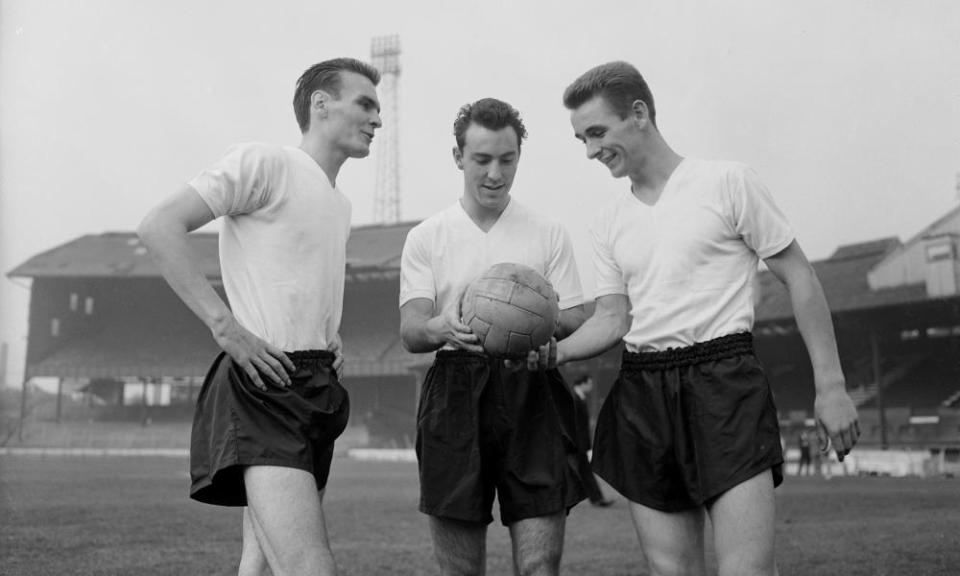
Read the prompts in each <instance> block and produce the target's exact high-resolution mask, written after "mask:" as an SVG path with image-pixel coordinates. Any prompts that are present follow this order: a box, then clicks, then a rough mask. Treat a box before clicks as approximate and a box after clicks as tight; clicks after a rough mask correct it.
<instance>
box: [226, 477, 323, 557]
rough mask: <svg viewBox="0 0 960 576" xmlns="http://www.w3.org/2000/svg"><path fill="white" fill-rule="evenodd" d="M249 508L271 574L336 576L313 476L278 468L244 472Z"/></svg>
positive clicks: (319, 496) (319, 494)
mask: <svg viewBox="0 0 960 576" xmlns="http://www.w3.org/2000/svg"><path fill="white" fill-rule="evenodd" d="M243 479H244V483H245V484H246V488H247V510H248V513H249V515H250V520H251V524H252V526H253V529H254V533H255V534H256V539H257V542H258V543H259V544H260V549H261V550H262V552H263V555H264V556H265V557H266V559H267V564H268V565H269V566H270V569H271V570H272V571H273V575H274V576H301V575H302V576H308V575H309V576H317V575H322V576H332V575H335V574H336V573H337V569H336V564H335V563H334V561H333V554H332V553H331V551H330V542H329V539H328V537H327V528H326V525H325V523H324V518H323V508H322V507H321V497H322V493H321V492H318V491H317V484H316V481H315V480H314V478H313V475H312V474H310V473H309V472H306V471H305V470H299V469H297V468H287V467H282V466H250V467H248V468H247V469H246V470H245V471H244V475H243Z"/></svg>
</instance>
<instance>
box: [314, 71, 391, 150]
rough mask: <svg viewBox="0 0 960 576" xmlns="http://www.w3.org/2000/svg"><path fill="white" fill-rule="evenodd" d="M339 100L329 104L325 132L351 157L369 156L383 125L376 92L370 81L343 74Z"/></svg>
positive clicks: (364, 77) (357, 76)
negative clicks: (371, 144) (375, 134)
mask: <svg viewBox="0 0 960 576" xmlns="http://www.w3.org/2000/svg"><path fill="white" fill-rule="evenodd" d="M340 79H341V86H340V97H339V98H330V99H328V100H327V101H326V104H325V108H326V111H327V115H326V117H325V118H324V121H325V123H326V127H325V128H326V131H327V133H328V134H329V135H330V137H331V140H332V142H333V144H334V145H335V146H336V147H337V148H339V149H340V150H341V151H343V153H344V154H345V155H346V156H348V157H350V158H364V157H366V156H367V155H369V154H370V143H371V142H372V141H373V136H374V132H375V131H376V129H377V128H380V126H382V125H383V123H382V122H381V120H380V101H379V100H377V89H376V87H375V86H374V85H373V82H371V81H370V79H369V78H367V77H366V76H364V75H362V74H356V73H354V72H341V73H340Z"/></svg>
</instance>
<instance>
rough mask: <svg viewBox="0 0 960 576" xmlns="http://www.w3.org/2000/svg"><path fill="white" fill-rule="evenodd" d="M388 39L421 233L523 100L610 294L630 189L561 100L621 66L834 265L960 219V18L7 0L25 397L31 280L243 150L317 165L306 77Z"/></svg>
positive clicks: (564, 210)
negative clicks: (477, 147)
mask: <svg viewBox="0 0 960 576" xmlns="http://www.w3.org/2000/svg"><path fill="white" fill-rule="evenodd" d="M384 34H399V36H400V42H401V49H402V54H401V66H402V72H401V76H400V79H399V88H398V95H397V96H398V102H399V114H398V116H399V117H398V118H396V119H394V120H395V121H396V122H397V123H398V126H399V138H400V141H399V154H400V178H401V180H400V189H401V196H402V199H401V202H402V208H401V211H402V219H404V220H415V219H422V218H425V217H427V216H429V215H430V214H432V213H434V212H437V211H439V210H441V209H443V208H445V207H446V206H448V205H450V204H452V203H453V202H454V201H456V199H457V197H458V196H459V194H460V193H461V191H462V178H461V173H460V172H459V171H457V170H456V167H455V165H454V163H453V160H452V157H451V147H452V146H453V145H454V142H453V137H452V124H453V119H454V117H455V115H456V112H457V109H458V108H459V107H460V106H461V105H462V104H464V103H466V102H470V101H474V100H477V99H479V98H482V97H487V96H493V97H497V98H500V99H503V100H506V101H508V102H510V103H511V104H513V105H514V106H515V107H516V108H518V109H519V110H520V112H521V114H522V116H523V118H524V121H525V124H526V126H527V128H528V131H529V134H530V135H529V139H528V140H527V141H526V142H525V143H524V146H523V155H522V160H521V162H520V166H519V172H518V176H517V179H516V181H515V184H514V188H513V196H514V197H515V198H517V199H518V200H520V201H521V202H523V203H525V204H527V205H529V206H532V207H536V208H537V209H540V210H542V211H543V212H544V213H546V214H549V215H551V216H553V217H555V218H556V219H558V220H560V221H561V222H562V223H563V224H564V225H565V226H566V227H567V229H568V230H569V232H570V235H571V237H572V239H573V242H574V245H575V247H576V255H577V260H578V264H579V268H580V271H581V276H582V279H583V284H584V290H585V293H586V294H587V295H590V296H592V290H593V275H592V270H591V263H590V250H589V245H588V236H587V225H588V222H589V219H590V216H591V215H592V213H593V212H594V211H595V209H596V208H597V207H598V206H599V205H601V204H602V203H603V202H605V201H607V200H610V199H612V198H613V196H614V195H615V194H616V193H617V192H618V191H620V190H622V189H623V187H624V186H628V182H627V181H626V180H614V179H612V178H610V176H609V174H608V172H607V170H606V169H605V168H604V167H603V166H602V165H600V164H599V163H597V162H590V161H587V159H586V157H585V153H584V149H583V146H582V145H581V144H580V143H579V142H577V141H576V140H575V139H574V138H573V132H572V129H571V127H570V123H569V113H568V111H567V110H565V109H564V107H563V105H562V102H561V95H562V93H563V89H564V88H565V87H566V86H567V85H568V84H569V83H570V82H571V81H572V80H573V79H574V78H576V77H577V76H578V75H579V74H580V73H582V72H584V71H585V70H587V69H588V68H590V67H592V66H594V65H597V64H600V63H603V62H607V61H611V60H626V61H628V62H631V63H632V64H634V65H635V66H636V67H637V68H638V69H639V70H640V71H641V73H642V74H643V75H644V77H645V78H646V79H647V81H648V83H649V84H650V87H651V89H652V91H653V94H654V98H655V101H656V107H657V124H658V127H659V128H660V131H661V133H662V134H663V135H664V137H665V138H666V140H667V142H668V143H669V144H670V145H671V146H672V147H673V148H674V149H675V150H676V151H677V152H678V153H680V154H681V155H683V156H691V157H698V158H710V159H729V160H739V161H742V162H745V163H747V164H749V165H751V166H752V167H753V168H754V169H756V170H757V172H758V173H759V174H760V176H761V178H762V179H763V180H764V181H765V182H766V184H767V185H768V187H769V188H770V190H771V192H772V193H773V195H774V198H775V200H776V201H777V203H778V205H779V206H780V207H781V209H782V210H783V211H784V213H785V214H786V215H787V217H788V218H789V220H790V221H791V223H792V225H793V227H794V229H795V231H796V233H797V237H798V240H799V242H800V245H801V246H802V247H803V249H804V251H805V252H806V253H807V255H808V256H809V257H810V258H811V259H814V260H816V259H823V258H826V257H828V256H829V255H830V254H831V253H832V252H833V250H834V249H836V248H837V247H838V246H840V245H843V244H847V243H854V242H861V241H868V240H872V239H876V238H881V237H887V236H897V237H899V238H900V239H901V240H907V239H909V238H910V237H911V236H913V235H914V234H916V233H918V232H920V231H921V230H922V229H923V228H924V227H925V226H927V225H928V224H930V223H932V222H933V221H934V220H936V219H937V218H938V217H940V216H941V215H943V214H944V213H946V212H947V211H948V210H950V209H952V208H953V207H955V206H956V205H957V202H958V188H960V184H958V182H960V176H958V174H960V3H957V2H954V1H953V0H940V1H937V0H926V1H924V2H908V1H906V0H903V1H893V0H850V1H844V2H836V1H833V0H805V1H804V2H771V1H769V0H732V1H726V2H722V3H720V2H710V3H708V2H693V1H689V0H679V1H670V2H667V1H659V2H654V1H640V0H631V1H622V2H604V1H600V2H580V1H570V0H555V1H554V2H550V3H546V2H532V1H530V2H524V1H519V0H514V1H488V2H469V3H468V2H450V1H442V0H427V1H417V2H396V1H379V0H369V1H366V2H352V3H348V2H340V3H336V2H316V1H313V2H306V1H299V0H283V1H278V2H261V1H253V0H229V1H227V0H211V1H204V2H197V1H196V0H140V1H137V2H127V1H124V0H82V1H80V0H72V1H71V0H44V1H36V0H3V1H2V2H0V271H2V272H3V274H4V276H3V277H0V341H4V342H7V343H8V344H9V347H10V358H9V366H8V371H7V381H8V383H9V384H13V385H19V383H20V381H21V379H22V372H23V356H24V353H25V344H26V326H27V308H28V302H29V284H28V282H25V281H24V280H23V279H15V280H11V279H8V278H6V276H5V275H6V273H7V272H9V271H10V270H11V269H13V268H14V267H16V266H17V265H19V264H21V263H23V262H24V261H26V260H27V259H29V258H30V257H32V256H34V255H36V254H38V253H40V252H43V251H45V250H49V249H51V248H54V247H56V246H58V245H60V244H63V243H66V242H69V241H71V240H73V239H75V238H77V237H79V236H82V235H85V234H99V233H102V232H107V231H132V230H134V229H135V228H136V226H137V224H138V223H139V221H140V219H141V218H142V217H143V215H144V214H145V213H146V211H147V210H148V209H149V208H150V207H151V206H153V205H154V204H156V203H157V202H159V201H160V200H161V199H162V198H163V197H165V196H166V195H169V194H171V193H173V192H175V191H176V190H177V189H178V188H179V187H180V186H182V184H183V183H184V182H186V181H187V180H189V179H190V178H192V177H193V176H194V175H196V174H197V173H198V172H199V171H200V170H201V169H202V168H203V167H204V166H206V165H208V164H210V163H211V162H213V161H214V160H216V159H217V158H218V157H219V156H220V154H221V153H222V152H223V151H224V150H225V149H226V147H227V146H228V145H230V144H231V143H234V142H245V141H266V142H274V143H280V144H292V145H296V144H298V143H299V138H300V134H299V130H298V128H297V125H296V121H295V119H294V115H293V110H292V105H291V100H292V96H293V89H294V85H295V82H296V79H297V78H298V77H299V75H300V74H301V73H302V71H303V70H304V69H306V68H307V67H309V66H310V65H311V64H313V63H315V62H318V61H320V60H324V59H327V58H332V57H337V56H352V57H356V58H361V59H365V60H368V59H369V54H370V41H371V38H373V37H374V36H378V35H384ZM385 121H390V119H385ZM377 144H378V143H377V142H376V141H375V142H374V144H373V148H374V154H376V147H377ZM374 167H375V161H374V160H373V159H372V158H371V159H367V160H361V161H350V162H348V163H347V165H346V166H345V167H344V169H343V171H341V174H340V178H339V179H338V185H339V187H340V188H341V189H342V190H343V191H344V192H346V193H347V195H348V196H349V197H350V198H351V200H352V201H353V208H354V209H353V214H354V216H353V217H354V224H366V223H370V222H371V221H372V220H373V202H372V199H373V183H374ZM212 228H213V229H216V226H215V225H214V226H213V227H212Z"/></svg>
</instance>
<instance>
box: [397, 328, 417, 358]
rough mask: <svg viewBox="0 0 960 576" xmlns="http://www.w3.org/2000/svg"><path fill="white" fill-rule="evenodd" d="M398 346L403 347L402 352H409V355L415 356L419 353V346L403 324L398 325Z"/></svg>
mask: <svg viewBox="0 0 960 576" xmlns="http://www.w3.org/2000/svg"><path fill="white" fill-rule="evenodd" d="M400 344H401V345H403V349H404V350H406V351H407V352H410V353H411V354H417V353H418V352H421V350H420V349H419V346H417V345H416V339H415V338H414V337H413V335H412V334H411V333H410V330H409V329H408V328H407V327H406V326H404V325H403V323H401V324H400Z"/></svg>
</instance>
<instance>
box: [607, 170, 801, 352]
mask: <svg viewBox="0 0 960 576" xmlns="http://www.w3.org/2000/svg"><path fill="white" fill-rule="evenodd" d="M591 235H592V238H593V248H594V266H595V270H596V282H597V293H596V296H597V297H598V298H599V297H601V296H606V295H610V294H625V295H627V296H628V297H629V298H630V306H631V314H632V316H633V320H632V324H631V327H630V331H629V332H628V333H627V335H626V336H625V337H624V341H625V342H626V344H627V348H628V349H629V350H631V351H634V352H636V351H646V350H664V349H666V348H674V347H680V346H690V345H691V344H694V343H697V342H703V341H706V340H711V339H713V338H718V337H720V336H725V335H727V334H733V333H737V332H746V331H749V330H751V329H752V327H753V314H754V310H753V307H754V300H753V290H754V278H755V276H756V273H757V265H758V262H759V258H767V257H770V256H773V255H775V254H777V253H778V252H780V251H781V250H783V249H784V248H786V247H787V246H789V245H790V243H791V242H792V241H793V238H794V235H793V231H792V230H791V228H790V226H789V224H788V223H787V221H786V218H785V217H784V215H783V214H782V213H781V212H780V210H779V209H778V208H777V207H776V205H775V204H774V202H773V199H772V197H771V196H770V193H769V192H768V191H767V189H766V188H765V187H764V185H763V184H762V183H761V182H760V180H759V178H758V176H757V174H756V173H755V172H754V171H753V170H751V169H750V168H748V167H747V166H745V165H743V164H739V163H735V162H711V161H705V160H695V159H684V160H683V161H682V162H681V163H680V165H679V166H677V168H676V170H674V172H673V174H672V175H671V176H670V178H669V180H668V181H667V183H666V185H665V186H664V189H663V192H662V194H661V196H660V198H659V200H658V201H657V203H656V204H655V205H653V206H648V205H646V204H644V203H642V202H640V201H639V200H638V199H637V198H636V197H635V196H634V195H633V193H632V192H631V191H630V190H629V189H628V190H625V191H624V192H623V193H622V194H620V195H619V196H618V197H617V199H616V200H615V201H614V202H612V203H610V204H609V205H608V206H606V207H605V208H604V209H603V210H602V212H601V213H600V215H599V217H598V218H597V220H596V221H595V222H594V224H593V226H592V228H591Z"/></svg>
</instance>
